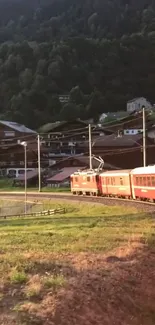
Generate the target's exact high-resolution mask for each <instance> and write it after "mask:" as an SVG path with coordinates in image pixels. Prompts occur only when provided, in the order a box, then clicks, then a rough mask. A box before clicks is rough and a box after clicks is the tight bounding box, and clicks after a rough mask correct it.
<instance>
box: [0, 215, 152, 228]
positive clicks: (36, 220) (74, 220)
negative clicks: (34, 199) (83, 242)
mask: <svg viewBox="0 0 155 325" xmlns="http://www.w3.org/2000/svg"><path fill="white" fill-rule="evenodd" d="M149 219H150V220H152V215H150V216H149V217H148V215H147V216H146V214H140V215H138V216H137V215H136V214H127V215H123V216H122V215H111V216H105V215H100V216H97V217H92V216H80V217H78V216H75V217H70V216H63V217H61V216H58V217H52V216H51V217H33V218H31V217H30V218H18V219H11V218H8V219H1V220H0V227H5V226H6V227H8V226H10V227H18V226H21V227H22V226H35V225H36V226H39V225H42V226H46V225H48V224H56V225H61V224H62V228H63V227H64V225H65V224H66V225H67V227H68V228H70V227H72V225H74V226H75V225H76V224H77V225H78V224H79V223H84V224H85V223H86V224H87V225H88V227H89V224H90V227H91V224H93V223H94V225H96V223H99V222H101V223H103V225H105V226H106V227H112V226H114V227H115V226H116V225H117V223H119V224H120V222H122V223H123V224H126V225H127V223H128V222H130V223H131V222H135V220H136V221H138V220H140V221H142V220H149ZM69 224H71V226H69ZM87 225H86V227H87ZM82 227H85V225H83V226H82ZM65 228H66V227H65Z"/></svg>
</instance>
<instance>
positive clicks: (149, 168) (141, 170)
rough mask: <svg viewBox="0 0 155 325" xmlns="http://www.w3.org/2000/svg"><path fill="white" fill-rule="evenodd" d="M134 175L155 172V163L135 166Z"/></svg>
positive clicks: (132, 172)
mask: <svg viewBox="0 0 155 325" xmlns="http://www.w3.org/2000/svg"><path fill="white" fill-rule="evenodd" d="M131 174H132V175H143V174H155V165H153V166H147V167H139V168H135V169H133V170H132V171H131Z"/></svg>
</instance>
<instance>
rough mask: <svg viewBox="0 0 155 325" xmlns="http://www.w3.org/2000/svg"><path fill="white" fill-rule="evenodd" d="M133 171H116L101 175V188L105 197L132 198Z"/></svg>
mask: <svg viewBox="0 0 155 325" xmlns="http://www.w3.org/2000/svg"><path fill="white" fill-rule="evenodd" d="M130 172H131V170H114V171H107V172H104V173H101V174H100V184H101V185H100V186H101V191H102V195H103V196H106V195H108V196H114V197H122V198H131V196H132V192H131V178H130Z"/></svg>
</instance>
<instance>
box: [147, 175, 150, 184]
mask: <svg viewBox="0 0 155 325" xmlns="http://www.w3.org/2000/svg"><path fill="white" fill-rule="evenodd" d="M147 185H148V186H151V179H150V177H147Z"/></svg>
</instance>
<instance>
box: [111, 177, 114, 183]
mask: <svg viewBox="0 0 155 325" xmlns="http://www.w3.org/2000/svg"><path fill="white" fill-rule="evenodd" d="M111 185H115V178H114V177H112V178H111Z"/></svg>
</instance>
